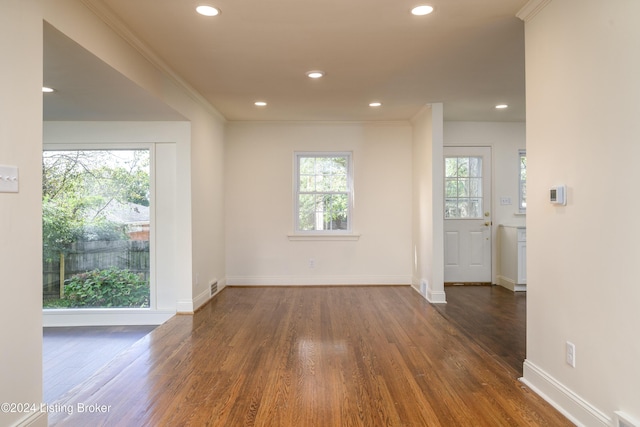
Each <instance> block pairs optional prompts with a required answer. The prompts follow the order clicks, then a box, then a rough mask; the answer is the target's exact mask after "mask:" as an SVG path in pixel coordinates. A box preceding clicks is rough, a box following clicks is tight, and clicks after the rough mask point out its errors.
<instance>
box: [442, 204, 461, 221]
mask: <svg viewBox="0 0 640 427" xmlns="http://www.w3.org/2000/svg"><path fill="white" fill-rule="evenodd" d="M444 217H445V218H447V219H454V218H458V201H457V200H456V199H447V200H445V202H444Z"/></svg>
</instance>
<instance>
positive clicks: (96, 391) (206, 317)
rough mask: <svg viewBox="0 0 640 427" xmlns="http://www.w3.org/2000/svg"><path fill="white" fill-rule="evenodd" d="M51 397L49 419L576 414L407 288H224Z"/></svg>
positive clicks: (473, 419)
mask: <svg viewBox="0 0 640 427" xmlns="http://www.w3.org/2000/svg"><path fill="white" fill-rule="evenodd" d="M57 404H58V405H60V407H62V408H63V409H64V408H68V409H69V410H67V411H65V410H57V411H53V412H52V413H50V414H49V420H50V424H51V425H61V426H62V425H64V426H87V425H91V426H301V427H304V426H320V427H323V426H367V427H372V426H565V425H567V426H568V425H571V423H570V422H569V421H567V420H566V419H565V418H564V417H563V416H562V415H560V414H559V413H558V412H557V411H555V410H554V409H553V408H551V407H550V406H549V405H548V404H546V403H545V402H544V401H542V399H541V398H539V397H538V396H537V395H535V394H534V393H533V392H531V391H530V390H528V389H527V388H526V387H525V386H524V385H522V384H521V383H519V382H518V381H517V379H516V376H515V375H514V371H513V369H511V368H510V367H508V365H506V364H504V363H502V362H500V361H498V360H497V359H496V357H495V356H494V355H493V354H492V353H491V352H489V351H487V350H486V348H484V347H483V346H482V345H480V344H478V343H476V342H475V341H474V340H472V339H471V338H470V336H469V335H468V333H466V332H463V331H462V330H461V329H460V328H459V327H458V326H457V325H456V324H455V323H453V322H451V321H449V320H447V319H446V318H445V317H444V316H443V315H442V314H441V313H440V312H439V311H438V310H437V309H436V308H434V307H433V306H431V305H430V304H428V303H427V302H426V301H424V300H423V299H422V297H421V296H420V295H418V294H417V293H416V292H415V291H414V290H413V289H411V288H410V287H408V286H384V287H365V286H363V287H304V288H295V287H271V288H226V289H225V290H223V292H221V293H220V294H219V295H218V296H217V297H216V298H215V299H214V300H213V301H212V302H211V303H209V304H208V305H206V306H205V307H204V308H203V309H202V310H200V311H198V312H197V313H196V314H195V315H194V316H177V317H175V318H173V319H171V320H169V321H168V322H167V323H165V324H164V325H161V326H159V327H158V328H156V329H155V330H154V331H153V332H152V333H151V334H149V335H147V336H146V337H145V338H143V339H142V340H140V341H138V342H137V343H136V344H134V345H133V346H132V347H131V348H129V349H128V350H126V351H125V352H123V353H121V354H120V355H119V356H118V357H116V358H115V359H114V360H112V361H111V362H110V363H109V364H108V365H107V366H106V367H105V368H104V369H102V370H101V371H99V372H98V373H97V374H96V375H94V376H93V377H92V378H91V379H89V380H88V381H87V382H85V383H84V384H83V385H82V386H81V387H80V388H76V389H75V390H74V392H73V394H70V395H67V396H65V397H64V398H63V399H61V400H60V401H58V402H57ZM82 405H85V406H84V408H85V409H86V408H88V407H89V408H92V409H104V410H105V412H88V411H87V410H85V411H84V412H79V411H78V410H77V408H82ZM87 405H94V406H87ZM101 405H104V407H101Z"/></svg>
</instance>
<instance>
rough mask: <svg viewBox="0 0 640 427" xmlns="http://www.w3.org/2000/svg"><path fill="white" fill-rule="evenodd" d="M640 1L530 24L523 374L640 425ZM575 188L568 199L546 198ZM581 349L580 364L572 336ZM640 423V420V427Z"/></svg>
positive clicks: (564, 10)
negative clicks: (569, 354)
mask: <svg viewBox="0 0 640 427" xmlns="http://www.w3.org/2000/svg"><path fill="white" fill-rule="evenodd" d="M639 15H640V2H638V1H635V0H608V1H607V2H606V5H605V4H604V3H603V2H602V1H600V0H562V1H558V0H554V1H551V2H549V3H548V4H547V5H546V7H545V8H544V9H542V10H541V11H540V12H539V13H538V14H537V15H526V14H521V16H522V17H523V18H524V19H525V21H526V25H525V39H526V64H527V65H526V73H527V157H528V171H527V173H528V186H529V187H528V206H527V252H528V258H527V276H528V277H527V279H528V284H527V288H528V292H527V294H528V295H527V304H528V309H527V360H526V362H525V371H524V378H525V381H527V382H528V383H529V384H531V385H532V386H534V387H535V388H537V389H538V390H539V391H540V392H541V393H544V394H545V395H546V396H547V398H548V399H549V400H551V401H554V402H555V403H556V404H557V405H559V406H560V407H562V408H563V409H564V410H565V411H567V412H568V413H569V414H570V415H571V416H572V417H573V419H574V420H576V421H577V422H579V423H582V424H584V425H614V421H613V420H614V411H617V410H621V411H626V412H627V413H628V414H629V416H631V417H633V418H635V420H636V423H638V420H640V363H639V362H640V339H639V337H638V331H639V330H640V310H639V304H640V286H639V285H638V269H637V266H638V260H639V259H640V250H639V249H638V243H637V242H636V239H637V238H638V236H640V221H638V212H639V211H640V198H638V197H637V183H638V176H637V175H638V171H637V168H636V166H635V163H636V159H638V158H640V143H639V140H640V120H638V115H639V113H640V104H639V101H638V100H639V99H640V79H638V76H640V55H639V54H638V46H640V26H638V23H637V17H638V16H639ZM557 184H565V185H567V188H568V202H567V205H566V206H553V205H551V204H550V203H549V202H548V190H549V187H550V186H553V185H557ZM567 341H570V342H572V343H574V344H575V346H576V367H575V368H572V367H571V366H569V365H568V364H567V363H565V343H566V342H567ZM636 425H640V424H636Z"/></svg>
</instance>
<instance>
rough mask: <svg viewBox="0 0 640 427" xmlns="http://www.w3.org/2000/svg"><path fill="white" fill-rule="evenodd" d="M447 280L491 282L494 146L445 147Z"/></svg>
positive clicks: (445, 259)
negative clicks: (492, 154) (492, 160)
mask: <svg viewBox="0 0 640 427" xmlns="http://www.w3.org/2000/svg"><path fill="white" fill-rule="evenodd" d="M444 174H445V176H444V281H445V283H465V282H466V283H471V282H474V283H490V282H491V234H492V233H491V228H492V224H491V147H444Z"/></svg>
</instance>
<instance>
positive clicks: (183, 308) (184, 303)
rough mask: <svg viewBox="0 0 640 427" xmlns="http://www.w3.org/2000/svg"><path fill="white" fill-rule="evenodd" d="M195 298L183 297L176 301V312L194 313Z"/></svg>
mask: <svg viewBox="0 0 640 427" xmlns="http://www.w3.org/2000/svg"><path fill="white" fill-rule="evenodd" d="M193 307H194V300H191V299H183V300H178V302H176V312H177V313H180V314H193V310H194V308H193Z"/></svg>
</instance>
